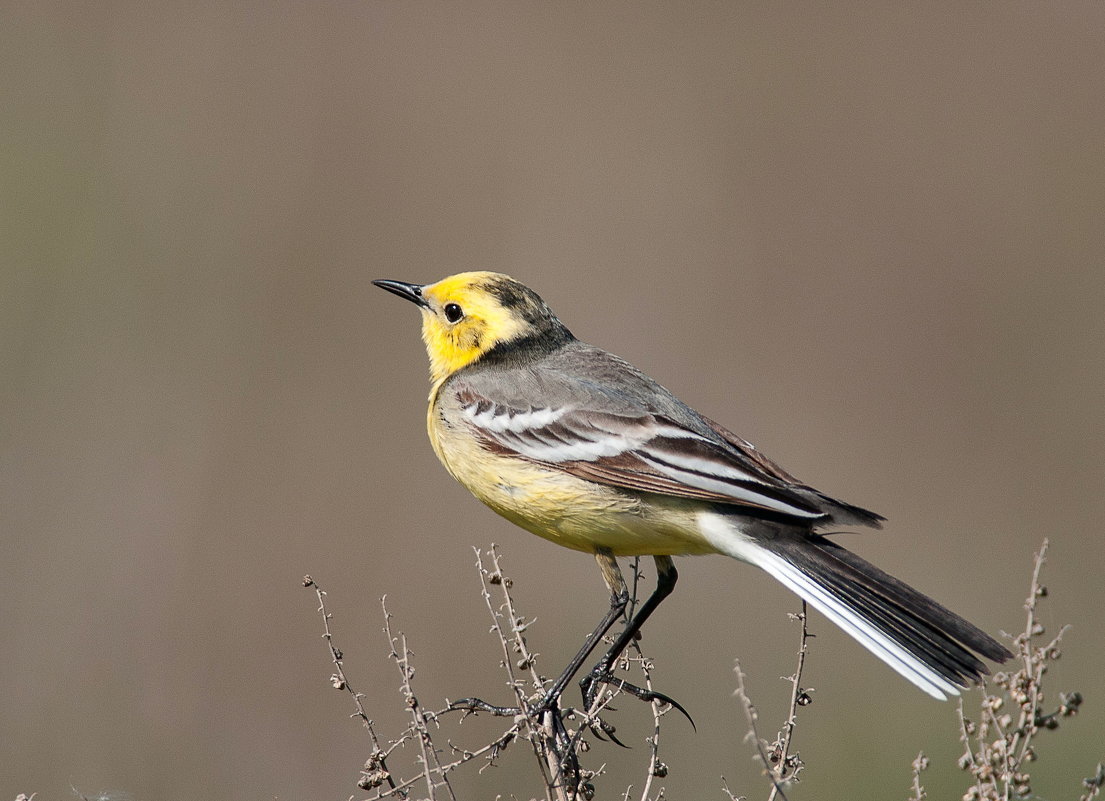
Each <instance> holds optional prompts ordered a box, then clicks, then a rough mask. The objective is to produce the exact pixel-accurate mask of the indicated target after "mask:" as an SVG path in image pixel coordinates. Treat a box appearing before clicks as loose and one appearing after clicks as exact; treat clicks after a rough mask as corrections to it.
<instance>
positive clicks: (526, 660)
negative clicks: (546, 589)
mask: <svg viewBox="0 0 1105 801" xmlns="http://www.w3.org/2000/svg"><path fill="white" fill-rule="evenodd" d="M476 563H477V567H478V569H479V575H480V581H481V584H482V589H483V596H484V599H485V602H486V604H487V608H488V611H489V613H490V615H491V620H492V625H491V631H492V633H493V634H495V635H496V636H497V637H498V639H499V642H500V644H501V647H502V656H503V658H502V662H501V665H502V667H503V669H504V671H505V673H506V677H507V684H508V686H509V687H510V688H511V690H512V692H513V694H514V697H515V701H516V704H517V706H516V707H514V708H508V707H496V706H493V705H491V704H486V703H484V702H477V703H476V704H475V705H473V706H468V707H458V706H456V705H455V704H454V703H449V702H448V701H447V702H446V703H447V705H446V707H445V708H444V709H441V710H439V711H430V710H427V709H425V708H424V707H423V706H422V705H421V704H420V702H419V701H418V700H417V697H416V695H415V693H414V690H413V687H412V684H413V679H414V675H415V670H414V667H413V665H412V661H411V652H410V650H409V649H408V647H407V640H406V637H405V635H404V634H403V633H402V632H401V631H396V630H394V629H393V627H392V615H391V613H390V612H389V611H388V609H387V606H386V598H385V599H381V606H382V609H383V614H384V631H385V633H386V635H387V638H388V645H389V649H390V650H389V656H390V658H391V659H392V660H393V661H394V662H395V664H396V666H397V667H398V669H399V673H400V691H401V693H402V697H403V701H404V704H405V706H406V708H407V710H408V713H409V715H410V720H411V723H410V725H409V726H408V727H407V728H406V729H405V730H403V731H402V732H400V733H399V735H398V736H397V737H395V738H394V739H390V740H388V741H386V744H385V742H384V741H382V740H381V739H380V738H379V737H378V736H377V734H376V731H375V729H374V727H373V722H372V720H371V719H370V718H369V717H368V714H367V712H366V711H365V709H364V705H363V699H364V697H365V696H364V694H362V693H358V692H355V691H353V690H352V689H351V688H350V686H349V681H348V679H347V677H346V674H345V671H344V668H343V665H342V659H343V656H342V653H341V651H340V650H339V649H338V648H337V646H336V645H335V644H334V641H333V635H332V632H331V629H330V620H331V615H330V614H329V612H327V610H326V606H325V595H326V593H325V592H323V591H322V590H321V589H320V588H319V587H318V585H317V584H316V583H315V582H314V581H313V580H312V579H311V578H310V577H309V576H308V577H306V578H305V579H304V581H303V584H304V586H305V587H312V588H314V589H315V591H316V594H317V596H318V601H319V611H320V613H321V614H322V616H323V628H324V633H323V637H324V638H325V640H326V642H327V646H328V648H329V649H330V656H331V661H332V662H333V663H334V667H335V672H334V675H333V676H332V677H331V684H332V685H333V686H334V687H335V688H337V689H343V690H348V691H349V692H350V694H351V695H352V697H353V699H354V705H355V708H356V712H355V714H354V717H357V718H359V719H360V720H361V721H362V723H363V725H364V726H365V728H366V729H367V730H368V732H369V736H370V739H371V742H372V751H371V754H370V756H369V758H368V760H367V761H366V763H365V766H364V768H363V769H362V771H361V776H360V780H359V781H358V782H357V784H358V786H359V787H360V788H361V789H364V790H374V791H375V792H374V793H373V794H371V795H369V796H368V798H367V799H365V801H382V799H395V798H399V799H408V798H411V797H412V792H414V788H415V786H416V785H423V786H424V787H425V791H424V792H425V793H426V795H425V796H421V795H419V796H418V797H425V798H428V799H430V801H455V798H456V796H455V793H454V791H453V788H452V786H451V784H450V781H449V775H450V774H451V773H452V772H453V771H455V770H456V769H457V768H459V767H460V766H461V765H464V764H466V763H468V762H471V761H472V760H475V759H482V760H483V761H484V764H483V766H482V767H481V768H480V772H482V771H483V770H484V769H486V768H487V767H488V766H490V765H493V764H495V763H496V761H497V759H498V757H499V756H500V755H501V754H502V753H503V752H504V751H505V749H506V748H507V747H508V746H509V745H510V743H512V742H514V741H515V740H517V739H524V740H527V741H528V742H529V743H530V744H531V746H532V748H533V751H534V754H535V756H536V757H537V762H538V766H539V769H540V771H541V774H542V781H543V782H544V785H545V798H546V801H576V799H580V798H582V799H590V798H591V797H592V796H593V795H594V792H595V788H594V784H593V779H594V778H596V777H597V776H599V775H601V774H602V773H603V772H604V768H605V766H602V767H599V768H598V769H596V770H585V769H583V768H582V767H580V765H579V762H578V756H579V755H581V754H583V753H585V752H587V751H589V749H590V745H589V743H588V742H587V740H585V739H584V738H583V736H582V735H583V734H584V733H585V732H586V731H593V732H595V733H596V734H599V735H600V736H601V733H604V732H605V733H612V732H613V727H612V726H609V724H607V723H605V722H604V721H602V720H601V719H600V717H599V716H600V715H601V714H602V713H603V711H604V710H607V709H608V708H609V704H610V702H611V700H612V699H613V698H615V697H617V696H619V695H620V694H621V690H620V689H619V688H618V687H617V686H610V687H608V688H607V689H606V690H605V691H604V692H602V693H599V696H598V697H597V698H596V700H595V703H594V704H593V707H592V708H591V709H589V710H577V709H572V708H570V707H569V708H564V709H562V710H560V711H559V714H560V715H562V717H561V718H558V719H556V720H555V721H554V719H553V713H552V712H544V713H542V712H540V711H538V710H536V709H535V706H534V704H535V701H536V700H537V699H542V698H543V697H544V694H545V692H546V686H547V685H548V683H549V682H548V680H547V679H545V678H544V677H543V676H541V675H540V674H539V673H538V671H537V668H536V662H537V657H538V654H536V653H535V652H533V651H532V650H531V649H530V647H529V645H528V643H527V641H526V631H527V629H528V628H529V627H530V626H531V625H532V624H533V623H534V620H532V619H531V620H527V619H526V618H524V617H523V616H522V615H521V614H519V613H518V612H517V611H516V609H515V605H514V600H513V598H512V597H511V593H510V588H511V586H512V582H511V580H510V579H509V578H507V577H506V576H505V575H503V571H502V568H501V566H500V564H499V553H498V549H497V548H496V547H495V546H492V547H491V549H490V550H489V551H488V552H486V553H481V552H480V551H478V550H477V551H476ZM496 588H497V589H498V590H499V594H500V598H498V599H494V594H495V589H496ZM634 590H636V582H635V583H634ZM635 601H636V594H635V593H634V602H635ZM632 647H633V649H634V655H632V656H623V658H622V659H621V660H620V665H621V667H622V668H623V669H626V668H628V667H629V666H630V665H632V664H636V665H638V666H639V667H640V669H641V670H642V671H643V673H644V684H645V687H646V688H648V689H651V687H652V684H651V674H650V671H651V667H652V666H651V663H650V662H649V660H648V659H647V658H646V657H644V656H643V655H642V654H641V652H640V649H639V648H638V647H637V644H636V643H633V646H632ZM531 693H532V694H531ZM468 700H473V699H468ZM458 709H460V710H463V711H464V712H465V715H468V714H476V713H478V712H480V711H484V712H490V713H492V714H495V715H497V716H502V715H504V714H505V715H508V716H512V717H513V720H512V723H511V725H510V726H509V728H507V729H506V730H505V731H503V732H502V733H501V734H500V735H499V736H498V737H497V738H495V739H494V740H492V741H491V742H488V743H486V744H484V745H482V746H481V747H480V748H477V749H466V748H463V747H460V746H458V745H456V744H454V743H453V742H451V741H450V742H448V751H449V753H450V754H451V756H452V761H445V760H443V759H442V753H443V751H442V749H441V748H439V747H436V746H435V744H434V736H435V733H436V732H437V731H438V730H439V729H440V728H441V724H442V719H443V716H444V715H446V714H447V713H449V712H454V711H457V710H458ZM652 710H653V729H652V733H651V735H650V736H649V737H648V738H646V742H647V743H648V744H649V771H648V774H647V778H646V780H645V782H644V792H643V794H642V795H641V801H660V800H661V799H662V798H663V796H664V791H663V789H662V788H661V789H660V790H659V793H658V794H657V795H655V796H653V795H651V792H652V786H653V781H654V779H655V778H662V777H663V776H664V775H666V773H667V766H666V765H664V764H663V763H661V762H660V761H659V758H658V747H659V731H660V718H661V717H662V716H663V715H664V714H666V713H667V712H668V711H669V707H668V706H667V705H666V704H664V703H663V702H662V701H653V702H652ZM573 720H574V721H577V722H578V725H577V727H576V730H574V731H573V730H571V729H567V728H565V725H564V723H563V722H561V721H564V722H567V721H573ZM554 722H555V723H556V725H555V726H554V725H553V724H554ZM407 747H414V748H416V755H415V757H414V761H415V763H416V764H417V765H418V768H417V772H416V773H415V774H414V775H411V776H410V777H409V778H403V779H400V778H398V777H397V776H395V775H394V774H393V772H392V769H391V768H390V767H389V760H392V761H393V760H394V758H395V757H396V755H397V752H399V751H400V750H401V749H405V748H407ZM569 767H570V768H571V770H570V771H566V768H569ZM569 773H570V774H571V775H570V776H569ZM569 778H570V779H571V780H570V781H569V780H567V779H569ZM631 790H632V788H629V789H627V790H626V798H627V799H628V797H629V794H630V792H631ZM419 792H420V793H421V792H422V791H419Z"/></svg>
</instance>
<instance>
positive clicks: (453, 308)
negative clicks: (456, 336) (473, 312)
mask: <svg viewBox="0 0 1105 801" xmlns="http://www.w3.org/2000/svg"><path fill="white" fill-rule="evenodd" d="M463 316H464V311H463V310H462V309H461V308H460V306H458V305H457V304H455V303H446V304H445V319H446V320H448V321H449V322H451V323H455V322H456V321H457V320H459V319H460V318H461V317H463Z"/></svg>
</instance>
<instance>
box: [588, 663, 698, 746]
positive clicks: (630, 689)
mask: <svg viewBox="0 0 1105 801" xmlns="http://www.w3.org/2000/svg"><path fill="white" fill-rule="evenodd" d="M598 684H609V685H611V686H613V687H617V688H618V689H619V690H622V691H624V692H627V693H629V694H630V695H632V696H633V697H634V698H639V699H640V700H642V701H645V702H646V703H652V702H653V701H659V702H660V703H662V704H668V705H669V706H671V707H672V708H673V709H678V710H679V712H680V713H681V714H682V715H683V717H685V718H686V719H687V722H688V723H690V724H691V728H692V729H694V730H695V731H696V732H697V731H698V727H697V726H695V725H694V718H692V717H691V714H690V712H688V711H687V710H686V709H684V708H683V705H682V704H681V703H679V702H678V701H676V700H675V699H674V698H672V697H671V696H670V695H666V694H665V693H661V692H657V691H656V690H647V689H645V688H644V687H638V686H637V685H636V684H630V683H629V682H628V681H626V680H625V679H620V678H618V677H617V676H613V675H610V674H609V673H605V674H598V675H594V674H592V675H588V676H585V677H584V679H583V680H582V681H581V682H580V689H581V690H582V691H583V702H584V704H585V705H586V706H587V707H590V706H591V705H592V704H593V703H594V701H595V696H596V695H597V693H596V691H595V687H596V685H598Z"/></svg>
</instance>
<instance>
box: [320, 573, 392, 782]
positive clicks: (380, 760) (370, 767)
mask: <svg viewBox="0 0 1105 801" xmlns="http://www.w3.org/2000/svg"><path fill="white" fill-rule="evenodd" d="M303 586H304V587H308V588H313V589H314V591H315V595H316V596H317V597H318V611H319V613H320V614H321V615H322V631H323V633H322V638H323V639H324V640H326V647H327V648H328V649H329V650H330V661H331V662H333V663H334V670H335V673H334V675H332V676H331V677H330V683H331V684H332V685H333V686H334V687H335V688H336V689H339V690H347V691H348V692H349V695H350V696H351V697H352V698H353V705H354V707H355V708H356V710H357V711H356V712H354V713H353V715H352V717H355V718H360V720H361V724H362V725H363V726H364V727H365V730H366V731H368V736H369V739H370V740H371V741H372V755H371V756H370V757H369V759H368V762H367V763H366V765H365V770H366V775H367V776H368V778H369V783H370V784H369V786H379V785H380V784H382V783H384V782H387V784H388V786H389V787H390V788H391V790H392V791H394V790H396V789H398V788H397V786H396V784H395V780H394V779H393V778H392V776H391V771H390V770H388V766H387V757H386V755H385V751H384V749H383V747H382V746H381V745H380V738H379V737H377V736H376V730H375V728H373V725H372V719H371V718H370V717H369V716H368V713H367V712H365V708H364V705H363V704H362V703H361V699H362V698H364V694H363V693H359V692H357V691H356V690H354V689H353V687H352V685H350V683H349V679H348V678H346V675H345V670H344V668H343V667H342V660H343V655H342V652H341V649H340V648H338V647H337V646H336V645H334V635H333V633H331V631H330V618H331V617H332V615H331V614H330V613H329V612H328V611H326V593H325V592H324V591H323V589H322V587H320V586H319V585H318V584H317V583H316V582H315V580H314V579H313V578H311V577H310V576H304V577H303Z"/></svg>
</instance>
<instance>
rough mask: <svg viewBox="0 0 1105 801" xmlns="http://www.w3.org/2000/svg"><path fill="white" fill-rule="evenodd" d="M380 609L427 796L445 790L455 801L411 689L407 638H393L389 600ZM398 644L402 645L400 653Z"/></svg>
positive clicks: (434, 800) (434, 798) (433, 798)
mask: <svg viewBox="0 0 1105 801" xmlns="http://www.w3.org/2000/svg"><path fill="white" fill-rule="evenodd" d="M380 606H381V608H382V609H383V612H384V631H385V632H386V633H387V638H388V643H389V644H390V646H391V658H392V659H394V660H395V664H396V666H397V667H398V668H399V675H400V686H401V689H402V691H403V700H404V702H405V703H406V705H407V708H408V709H409V710H410V714H411V722H412V725H413V728H414V730H415V731H416V732H417V734H418V747H419V749H420V751H421V757H420V758H421V761H422V773H423V777H424V778H425V780H426V792H428V793H429V794H430V801H437V798H438V795H437V790H438V788H444V789H445V792H446V793H447V794H448V797H449V798H450V799H452V801H456V794H455V793H453V787H452V785H451V784H450V783H449V777H448V776H446V775H445V771H444V769H443V768H442V764H441V760H440V758H439V757H438V753H437V749H436V748H434V744H433V737H432V736H431V734H430V729H429V726H427V722H428V720H430V717H429V716H428V715H427V714H426V713H425V712H424V711H423V709H422V705H421V704H419V703H418V699H417V698H416V697H415V695H414V690H413V689H412V688H411V679H413V678H414V668H413V667H411V663H410V651H409V650H408V649H407V637H406V635H405V634H403V633H402V632H400V633H399V635H398V637H396V636H395V635H394V634H392V631H391V613H390V612H388V610H387V597H386V596H385V597H384V598H381V599H380ZM396 643H398V644H399V648H398V649H397V648H396V647H395V646H396ZM435 773H436V774H437V775H438V777H439V780H437V781H435V780H434V774H435Z"/></svg>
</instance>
